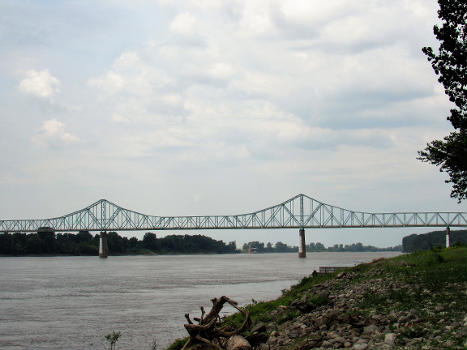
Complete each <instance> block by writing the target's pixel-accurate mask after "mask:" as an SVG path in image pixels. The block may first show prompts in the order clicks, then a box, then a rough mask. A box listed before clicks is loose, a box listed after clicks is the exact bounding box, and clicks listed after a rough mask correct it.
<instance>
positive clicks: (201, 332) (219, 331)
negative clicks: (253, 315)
mask: <svg viewBox="0 0 467 350" xmlns="http://www.w3.org/2000/svg"><path fill="white" fill-rule="evenodd" d="M211 302H212V308H211V311H209V313H208V314H206V312H205V311H204V308H203V307H202V306H201V307H200V309H201V317H200V318H194V320H195V321H197V322H198V324H194V323H193V321H192V320H191V319H190V315H189V314H185V318H186V319H187V321H188V323H187V324H185V325H184V327H185V329H186V330H187V332H188V334H189V335H190V339H188V340H187V342H186V343H185V345H184V346H183V348H182V350H188V349H190V348H192V347H194V346H195V345H196V344H200V345H201V344H205V345H206V346H208V347H209V349H218V350H224V349H226V344H227V341H228V339H229V338H230V337H232V336H233V335H237V334H238V333H240V332H242V331H243V330H244V329H245V328H246V327H247V326H248V324H249V322H250V314H249V312H248V311H246V310H244V309H242V308H241V307H239V306H237V304H238V303H237V302H236V301H234V300H232V299H230V298H228V297H226V296H222V297H220V298H214V299H211ZM225 303H228V304H230V305H232V306H233V307H234V308H235V309H237V310H238V311H240V312H241V313H242V314H243V315H244V317H245V319H244V321H243V323H242V325H241V326H240V327H239V328H238V329H234V330H229V329H228V328H227V327H225V326H224V327H222V326H221V322H220V317H219V313H220V311H221V310H222V308H223V307H224V304H225Z"/></svg>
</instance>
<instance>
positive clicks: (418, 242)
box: [402, 230, 467, 253]
mask: <svg viewBox="0 0 467 350" xmlns="http://www.w3.org/2000/svg"><path fill="white" fill-rule="evenodd" d="M450 236H451V238H450V241H451V245H456V244H457V245H462V244H466V243H467V230H457V231H451V233H450ZM435 247H446V231H445V230H443V231H433V232H428V233H423V234H419V235H417V234H413V235H410V236H405V237H404V238H403V239H402V251H403V252H405V253H411V252H415V251H418V250H427V249H432V248H435Z"/></svg>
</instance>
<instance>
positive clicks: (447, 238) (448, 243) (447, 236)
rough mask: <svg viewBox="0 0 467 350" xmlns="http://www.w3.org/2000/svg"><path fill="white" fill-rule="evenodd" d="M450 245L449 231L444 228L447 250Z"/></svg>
mask: <svg viewBox="0 0 467 350" xmlns="http://www.w3.org/2000/svg"><path fill="white" fill-rule="evenodd" d="M450 245H451V229H450V228H449V226H448V227H446V248H449V247H450Z"/></svg>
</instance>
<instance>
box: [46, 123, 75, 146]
mask: <svg viewBox="0 0 467 350" xmlns="http://www.w3.org/2000/svg"><path fill="white" fill-rule="evenodd" d="M38 140H39V142H40V143H42V144H47V145H49V146H52V147H58V146H60V145H68V144H72V143H76V142H78V141H79V138H78V137H77V136H74V135H72V134H70V133H69V132H68V131H66V129H65V124H64V123H63V122H61V121H58V120H57V119H49V120H45V121H44V122H43V123H42V125H41V128H40V130H39V135H38Z"/></svg>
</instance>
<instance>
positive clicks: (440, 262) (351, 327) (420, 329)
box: [170, 247, 467, 350]
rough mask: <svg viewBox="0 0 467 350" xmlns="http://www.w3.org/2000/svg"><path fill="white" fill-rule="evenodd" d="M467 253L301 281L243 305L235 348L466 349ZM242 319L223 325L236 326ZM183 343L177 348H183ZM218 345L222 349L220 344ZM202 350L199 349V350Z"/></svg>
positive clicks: (417, 256) (418, 256)
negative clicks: (245, 316) (246, 319)
mask: <svg viewBox="0 0 467 350" xmlns="http://www.w3.org/2000/svg"><path fill="white" fill-rule="evenodd" d="M466 261H467V248H465V247H457V248H448V249H443V250H431V251H425V252H418V253H413V254H408V255H403V256H399V257H396V258H392V259H386V260H379V261H375V262H372V263H370V264H361V265H358V266H355V267H354V268H351V269H348V270H345V271H340V272H336V273H334V274H329V275H315V276H310V277H306V278H304V279H303V280H302V281H301V283H299V284H298V285H296V286H293V287H292V288H291V289H290V290H285V291H283V296H282V297H280V298H278V299H277V300H274V301H269V302H255V301H253V303H252V304H250V305H248V306H246V307H245V308H246V309H247V310H248V311H249V312H250V315H251V327H249V329H248V330H246V331H245V332H243V333H242V334H241V336H242V337H244V338H245V339H246V340H248V343H249V346H247V345H245V342H240V343H241V344H243V347H241V348H240V347H237V348H234V347H233V345H231V344H232V342H230V343H229V344H230V345H228V346H229V348H231V349H232V350H233V349H261V350H270V349H274V350H276V349H287V350H305V349H356V350H357V349H360V350H363V349H465V347H466V346H467V342H466V340H467V337H466V327H467V317H466V309H467V294H466V290H467V288H466V287H467V286H466V273H467V264H466ZM240 322H241V315H239V314H236V315H233V316H230V317H228V318H226V319H224V320H223V323H224V325H226V326H228V325H232V327H234V326H236V325H238V324H240ZM183 343H184V342H183V341H179V342H176V343H174V344H172V346H171V347H170V349H179V348H181V346H183ZM220 345H221V346H222V345H223V344H220ZM201 348H203V347H198V348H197V349H201Z"/></svg>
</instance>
